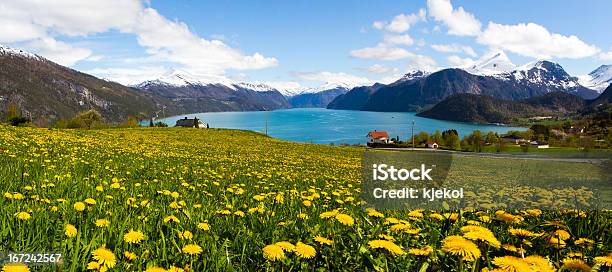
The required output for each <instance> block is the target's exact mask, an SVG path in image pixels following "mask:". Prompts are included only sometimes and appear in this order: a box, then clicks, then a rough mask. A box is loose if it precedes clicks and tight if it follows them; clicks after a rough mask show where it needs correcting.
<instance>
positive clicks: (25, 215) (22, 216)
mask: <svg viewBox="0 0 612 272" xmlns="http://www.w3.org/2000/svg"><path fill="white" fill-rule="evenodd" d="M15 217H17V219H19V220H22V221H27V220H28V219H30V217H32V216H30V214H29V213H27V212H18V213H16V214H15Z"/></svg>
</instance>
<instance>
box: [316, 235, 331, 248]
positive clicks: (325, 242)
mask: <svg viewBox="0 0 612 272" xmlns="http://www.w3.org/2000/svg"><path fill="white" fill-rule="evenodd" d="M314 240H315V242H317V243H319V244H321V245H328V246H331V245H333V244H334V241H332V240H329V239H327V238H325V237H323V236H319V235H317V236H315V238H314Z"/></svg>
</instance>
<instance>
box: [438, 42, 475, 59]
mask: <svg viewBox="0 0 612 272" xmlns="http://www.w3.org/2000/svg"><path fill="white" fill-rule="evenodd" d="M431 48H432V49H433V50H436V51H438V52H442V53H460V52H463V53H465V54H466V55H468V56H470V57H476V56H477V54H476V52H475V51H474V49H473V48H472V47H470V46H467V45H459V44H432V45H431Z"/></svg>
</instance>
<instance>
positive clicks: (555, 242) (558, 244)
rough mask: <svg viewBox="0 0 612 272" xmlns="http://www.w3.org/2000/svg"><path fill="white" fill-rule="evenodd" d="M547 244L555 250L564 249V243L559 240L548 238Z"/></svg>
mask: <svg viewBox="0 0 612 272" xmlns="http://www.w3.org/2000/svg"><path fill="white" fill-rule="evenodd" d="M548 244H549V245H551V246H554V247H556V248H564V247H565V244H566V243H565V241H563V240H561V239H559V238H556V237H550V239H548Z"/></svg>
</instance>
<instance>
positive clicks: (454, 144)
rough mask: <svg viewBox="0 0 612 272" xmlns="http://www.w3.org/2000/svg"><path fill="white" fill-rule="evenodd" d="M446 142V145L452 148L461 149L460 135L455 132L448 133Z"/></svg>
mask: <svg viewBox="0 0 612 272" xmlns="http://www.w3.org/2000/svg"><path fill="white" fill-rule="evenodd" d="M444 142H445V143H446V145H448V147H449V148H450V149H454V150H461V141H459V135H457V134H455V133H450V134H448V136H447V138H446V139H445V140H444Z"/></svg>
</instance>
